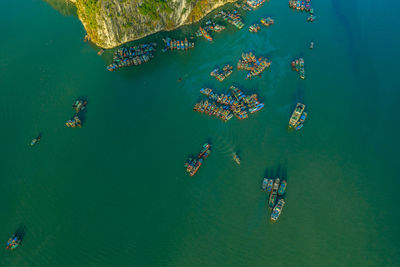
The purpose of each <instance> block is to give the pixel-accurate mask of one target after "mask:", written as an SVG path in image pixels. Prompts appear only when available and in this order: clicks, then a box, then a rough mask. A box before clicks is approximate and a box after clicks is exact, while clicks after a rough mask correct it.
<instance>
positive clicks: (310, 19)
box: [307, 14, 316, 22]
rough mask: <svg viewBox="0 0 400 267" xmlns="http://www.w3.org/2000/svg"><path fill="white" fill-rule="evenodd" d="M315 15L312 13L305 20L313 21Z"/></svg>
mask: <svg viewBox="0 0 400 267" xmlns="http://www.w3.org/2000/svg"><path fill="white" fill-rule="evenodd" d="M315 18H316V17H315V16H314V15H313V14H311V15H310V16H309V17H308V18H307V21H308V22H313V21H314V20H315Z"/></svg>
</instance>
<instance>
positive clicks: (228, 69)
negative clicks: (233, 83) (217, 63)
mask: <svg viewBox="0 0 400 267" xmlns="http://www.w3.org/2000/svg"><path fill="white" fill-rule="evenodd" d="M232 72H233V67H232V66H231V65H229V64H227V65H225V66H224V67H223V68H222V71H221V70H220V69H218V68H216V69H214V70H213V71H212V72H211V73H210V75H211V76H213V77H215V79H217V80H218V81H220V82H222V81H223V80H225V79H226V78H227V77H229V76H230V75H231V74H232Z"/></svg>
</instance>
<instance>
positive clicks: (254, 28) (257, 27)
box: [249, 24, 260, 32]
mask: <svg viewBox="0 0 400 267" xmlns="http://www.w3.org/2000/svg"><path fill="white" fill-rule="evenodd" d="M259 30H260V25H258V24H253V25H250V27H249V32H258V31H259Z"/></svg>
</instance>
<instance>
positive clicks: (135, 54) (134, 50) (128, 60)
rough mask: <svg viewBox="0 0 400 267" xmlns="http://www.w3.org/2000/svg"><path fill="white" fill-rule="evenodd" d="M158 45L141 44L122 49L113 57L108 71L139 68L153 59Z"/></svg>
mask: <svg viewBox="0 0 400 267" xmlns="http://www.w3.org/2000/svg"><path fill="white" fill-rule="evenodd" d="M156 46H157V44H156V43H147V44H140V45H136V46H132V47H120V48H118V49H117V50H116V51H115V53H114V56H113V61H112V62H111V64H110V65H108V66H107V70H109V71H114V70H117V69H120V68H123V67H129V66H137V65H140V64H142V63H146V62H148V61H149V60H150V59H151V58H153V52H154V51H155V47H156Z"/></svg>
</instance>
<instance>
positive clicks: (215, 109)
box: [193, 86, 264, 121]
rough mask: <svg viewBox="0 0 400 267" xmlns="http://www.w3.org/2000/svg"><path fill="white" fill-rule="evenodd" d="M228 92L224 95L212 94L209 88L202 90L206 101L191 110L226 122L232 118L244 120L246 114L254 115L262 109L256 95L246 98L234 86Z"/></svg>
mask: <svg viewBox="0 0 400 267" xmlns="http://www.w3.org/2000/svg"><path fill="white" fill-rule="evenodd" d="M230 90H231V91H232V94H226V95H225V94H217V93H214V92H213V91H212V89H210V88H202V89H201V90H200V93H201V94H202V95H205V96H206V97H207V98H208V99H207V100H205V101H200V102H199V103H196V104H195V106H194V107H193V110H194V111H197V112H199V113H205V114H207V115H210V116H215V117H217V118H220V119H222V120H223V121H228V120H230V119H231V118H232V117H233V116H235V117H236V118H238V119H246V118H248V113H250V114H251V113H254V112H256V111H258V110H260V109H262V108H263V107H264V104H263V103H261V102H259V100H258V96H257V94H253V95H251V96H246V95H245V94H243V93H242V91H240V90H239V89H238V88H236V87H235V86H231V87H230Z"/></svg>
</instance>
